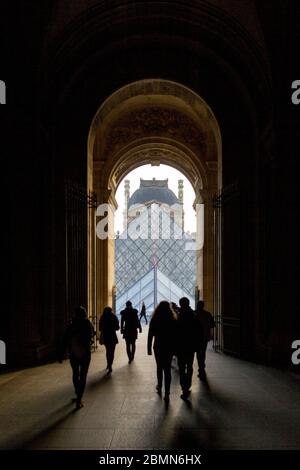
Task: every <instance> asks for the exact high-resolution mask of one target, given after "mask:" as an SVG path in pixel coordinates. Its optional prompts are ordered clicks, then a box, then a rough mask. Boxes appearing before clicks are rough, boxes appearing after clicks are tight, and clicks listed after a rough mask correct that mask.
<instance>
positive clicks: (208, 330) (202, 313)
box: [196, 300, 216, 381]
mask: <svg viewBox="0 0 300 470" xmlns="http://www.w3.org/2000/svg"><path fill="white" fill-rule="evenodd" d="M196 323H197V327H196V331H197V335H198V339H197V348H196V355H197V361H198V377H199V379H200V380H203V381H205V380H206V372H205V366H206V364H205V360H206V349H207V344H208V342H209V341H210V340H211V339H212V329H213V328H214V327H215V326H216V324H215V321H214V319H213V316H212V314H211V313H209V312H208V311H207V310H204V301H203V300H199V302H198V303H197V308H196Z"/></svg>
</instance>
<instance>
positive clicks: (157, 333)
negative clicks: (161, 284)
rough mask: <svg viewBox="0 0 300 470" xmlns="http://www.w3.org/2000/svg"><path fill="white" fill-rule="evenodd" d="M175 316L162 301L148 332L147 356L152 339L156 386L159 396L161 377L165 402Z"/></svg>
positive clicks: (169, 376)
mask: <svg viewBox="0 0 300 470" xmlns="http://www.w3.org/2000/svg"><path fill="white" fill-rule="evenodd" d="M176 322H177V318H176V314H175V312H174V311H173V309H172V308H171V307H170V304H169V302H167V301H162V302H160V304H159V305H158V306H157V307H156V309H155V311H154V313H153V316H152V318H151V320H150V325H149V331H148V342H147V347H148V354H149V355H151V354H152V342H153V338H154V345H153V350H154V355H155V361H156V374H157V385H156V390H157V393H158V394H159V395H161V392H162V385H163V376H164V385H165V395H164V400H165V402H166V403H167V402H169V396H170V386H171V364H172V357H173V355H174V351H175V335H176Z"/></svg>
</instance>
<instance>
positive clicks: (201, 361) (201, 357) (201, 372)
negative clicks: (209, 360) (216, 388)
mask: <svg viewBox="0 0 300 470" xmlns="http://www.w3.org/2000/svg"><path fill="white" fill-rule="evenodd" d="M206 348H207V341H204V342H203V343H202V344H201V346H200V348H199V350H198V351H197V361H198V377H199V378H200V379H201V378H205V377H206V374H205V357H206Z"/></svg>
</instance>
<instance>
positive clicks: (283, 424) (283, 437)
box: [0, 328, 300, 450]
mask: <svg viewBox="0 0 300 470" xmlns="http://www.w3.org/2000/svg"><path fill="white" fill-rule="evenodd" d="M146 336H147V328H144V332H143V333H142V335H141V336H140V338H139V340H138V342H137V354H136V358H135V361H134V362H133V363H132V364H131V365H128V363H127V358H126V353H125V344H124V341H123V340H121V339H120V343H119V345H118V346H117V350H116V359H115V363H114V370H113V373H112V375H110V376H107V375H105V370H104V368H105V365H106V363H105V362H106V361H105V352H104V347H103V346H99V347H98V350H97V352H95V353H93V356H92V362H91V367H90V371H89V376H88V383H87V388H86V393H85V396H84V403H85V406H84V408H82V409H81V410H79V411H77V412H74V405H73V404H72V403H71V399H72V397H73V396H74V393H73V389H72V385H71V369H70V366H69V363H68V361H64V362H63V364H58V363H55V364H49V365H45V366H41V367H35V368H31V369H26V370H23V371H19V372H16V373H9V374H4V375H0V427H1V433H0V448H1V449H17V448H18V449H20V448H23V449H24V448H25V449H98V450H99V449H194V450H195V449H300V400H299V396H300V394H299V392H300V380H299V378H298V377H296V376H293V375H291V374H289V373H287V372H282V371H279V370H276V369H271V368H267V367H263V366H259V365H256V364H252V363H248V362H244V361H241V360H238V359H234V358H231V357H228V356H225V355H222V354H217V353H215V352H213V351H212V350H209V351H208V360H207V369H208V378H209V382H208V386H204V385H203V384H202V383H200V382H199V380H198V378H197V375H196V374H194V378H193V387H192V394H191V400H190V406H188V405H187V404H186V403H185V402H183V401H182V400H181V399H180V387H179V381H178V372H177V368H176V364H175V365H174V368H173V379H172V390H171V392H172V393H171V400H170V405H169V407H168V408H167V409H166V408H165V405H164V401H163V400H161V399H160V397H159V396H158V395H157V394H156V393H155V383H156V381H155V364H154V357H153V356H151V357H150V356H147V355H146ZM195 369H196V367H195Z"/></svg>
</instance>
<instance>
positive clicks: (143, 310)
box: [140, 302, 148, 325]
mask: <svg viewBox="0 0 300 470" xmlns="http://www.w3.org/2000/svg"><path fill="white" fill-rule="evenodd" d="M142 318H144V319H145V322H146V325H148V320H147V315H146V305H145V303H144V302H143V303H142V308H141V312H140V321H141V319H142Z"/></svg>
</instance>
